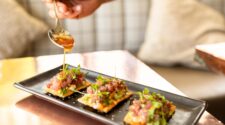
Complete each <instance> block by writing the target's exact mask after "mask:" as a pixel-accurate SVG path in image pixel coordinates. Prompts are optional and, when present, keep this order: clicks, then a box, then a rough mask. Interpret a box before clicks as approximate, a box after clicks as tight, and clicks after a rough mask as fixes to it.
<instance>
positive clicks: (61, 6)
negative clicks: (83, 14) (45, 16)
mask: <svg viewBox="0 0 225 125" xmlns="http://www.w3.org/2000/svg"><path fill="white" fill-rule="evenodd" d="M46 5H47V7H48V8H49V9H50V10H54V9H55V6H54V4H52V3H48V4H46ZM56 6H57V8H56V11H59V12H60V13H66V12H67V11H69V8H68V7H67V6H66V5H65V4H64V3H61V2H57V3H56Z"/></svg>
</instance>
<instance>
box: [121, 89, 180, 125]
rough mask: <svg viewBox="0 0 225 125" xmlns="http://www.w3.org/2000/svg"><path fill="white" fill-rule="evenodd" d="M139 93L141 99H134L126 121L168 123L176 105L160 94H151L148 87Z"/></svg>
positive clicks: (133, 123) (144, 124)
mask: <svg viewBox="0 0 225 125" xmlns="http://www.w3.org/2000/svg"><path fill="white" fill-rule="evenodd" d="M138 94H139V99H138V100H133V102H132V104H131V105H130V107H129V111H128V113H127V114H126V116H125V117H124V122H125V123H126V124H128V125H166V124H167V122H168V121H169V120H170V118H171V117H172V116H173V114H174V112H175V109H176V106H175V105H174V104H173V103H172V102H170V101H168V100H167V99H165V97H164V96H162V95H160V94H156V93H151V94H150V93H149V90H148V89H146V88H145V89H144V90H143V92H138Z"/></svg>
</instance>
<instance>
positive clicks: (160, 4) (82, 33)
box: [0, 0, 225, 122]
mask: <svg viewBox="0 0 225 125" xmlns="http://www.w3.org/2000/svg"><path fill="white" fill-rule="evenodd" d="M15 1H16V3H15ZM15 1H14V0H2V1H0V27H1V28H0V59H9V58H18V57H27V56H35V57H36V56H42V55H52V54H62V53H63V50H62V49H60V48H58V47H57V46H55V45H53V44H52V43H51V42H50V41H49V39H48V36H47V30H48V29H49V28H53V27H54V26H55V20H54V19H53V18H51V17H49V15H48V9H47V7H46V6H45V4H44V3H43V2H42V1H41V0H15ZM17 3H18V4H17ZM176 9H177V10H176ZM224 15H225V0H168V1H163V0H115V1H113V2H110V3H107V4H104V5H102V6H101V7H100V8H99V9H98V10H97V11H96V12H95V13H94V14H93V15H91V16H88V17H85V18H82V19H79V20H73V19H67V20H63V21H62V22H63V25H64V26H65V28H66V29H67V30H69V31H70V33H71V34H72V35H73V36H74V38H75V41H76V45H75V48H74V49H73V52H76V53H77V52H79V53H84V52H93V51H103V50H104V51H105V50H128V51H129V52H131V53H132V54H133V55H135V56H137V57H138V58H139V59H141V60H143V61H144V62H145V63H146V64H148V65H149V66H151V67H152V68H153V69H154V70H155V71H156V72H158V73H159V74H160V75H162V76H163V77H164V78H165V79H167V80H168V81H169V82H171V83H172V84H173V85H174V86H176V87H177V88H178V89H180V90H181V91H182V92H184V93H185V94H186V95H188V96H189V97H192V98H196V99H203V100H206V101H207V102H208V103H209V107H208V109H207V110H208V111H209V112H210V113H212V114H213V115H215V116H216V117H217V118H218V119H219V120H222V121H223V122H225V118H224V116H225V109H224V105H225V78H224V76H223V75H221V74H216V73H213V72H211V71H208V70H207V69H206V68H205V67H203V66H200V65H196V62H194V61H193V58H194V53H195V52H194V48H195V46H196V45H198V44H203V43H217V42H224V41H225V34H224V33H225V20H224ZM6 31H7V32H6ZM153 64H154V65H153ZM155 64H157V66H155ZM176 64H181V65H182V66H180V65H179V66H177V65H176ZM174 65H175V66H174ZM165 66H166V67H165ZM168 66H170V67H168ZM183 66H186V67H183ZM187 67H188V68H187ZM190 67H191V68H190ZM0 70H1V67H0Z"/></svg>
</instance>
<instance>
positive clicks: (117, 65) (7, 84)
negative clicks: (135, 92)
mask: <svg viewBox="0 0 225 125" xmlns="http://www.w3.org/2000/svg"><path fill="white" fill-rule="evenodd" d="M62 58H63V56H62V55H52V56H41V57H36V58H33V57H29V58H18V59H9V60H2V61H0V125H72V124H76V125H90V124H91V125H95V124H96V125H100V124H103V123H100V122H98V121H96V120H94V119H91V118H88V117H85V116H83V115H81V114H79V113H77V112H73V111H69V110H67V109H64V108H61V107H59V106H57V105H54V104H52V103H49V102H47V101H44V100H42V99H39V98H37V97H35V96H33V95H30V94H28V93H26V92H23V91H20V90H18V89H16V88H14V87H13V83H14V82H16V81H20V80H23V79H26V78H28V77H31V76H33V75H36V74H38V73H41V72H44V71H47V70H49V69H52V68H55V67H56V66H59V65H61V64H62ZM66 62H67V63H68V64H71V65H74V66H77V65H78V64H80V65H81V67H84V68H88V69H90V70H94V71H97V72H101V73H104V74H108V75H111V76H116V77H119V78H122V79H126V80H129V81H134V82H137V83H141V84H143V85H148V86H151V87H154V88H157V89H161V90H165V91H168V92H172V93H176V94H180V95H183V93H182V92H180V91H179V90H178V89H177V88H175V87H174V86H173V85H172V84H170V83H169V82H167V81H166V80H165V79H163V78H162V77H161V76H159V75H158V74H157V73H156V72H154V71H153V70H152V69H151V68H149V67H148V66H147V65H145V64H144V63H142V62H141V61H139V60H138V59H136V58H135V57H134V56H132V55H131V54H130V53H129V52H127V51H107V52H94V53H84V54H68V55H67V59H66ZM198 124H199V125H222V123H221V122H220V121H218V120H217V119H216V118H214V117H213V116H212V115H210V114H209V113H207V112H205V113H204V114H203V116H202V117H201V119H200V121H199V123H198Z"/></svg>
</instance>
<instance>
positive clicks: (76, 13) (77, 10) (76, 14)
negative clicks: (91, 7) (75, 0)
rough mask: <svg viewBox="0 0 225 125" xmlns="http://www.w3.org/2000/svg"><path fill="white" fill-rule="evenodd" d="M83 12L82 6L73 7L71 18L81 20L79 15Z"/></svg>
mask: <svg viewBox="0 0 225 125" xmlns="http://www.w3.org/2000/svg"><path fill="white" fill-rule="evenodd" d="M81 12H82V6H81V5H80V4H76V5H74V6H73V7H72V14H71V17H70V18H79V15H80V14H81Z"/></svg>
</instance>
